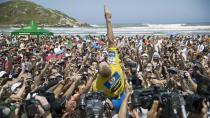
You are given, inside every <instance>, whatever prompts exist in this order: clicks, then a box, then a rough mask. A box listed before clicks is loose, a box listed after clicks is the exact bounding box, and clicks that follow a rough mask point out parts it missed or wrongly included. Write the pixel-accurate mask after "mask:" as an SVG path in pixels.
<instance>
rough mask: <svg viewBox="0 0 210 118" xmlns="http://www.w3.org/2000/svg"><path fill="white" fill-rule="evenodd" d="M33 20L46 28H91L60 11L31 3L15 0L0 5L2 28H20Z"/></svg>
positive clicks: (0, 23)
mask: <svg viewBox="0 0 210 118" xmlns="http://www.w3.org/2000/svg"><path fill="white" fill-rule="evenodd" d="M31 20H34V21H36V22H37V23H38V24H41V25H45V26H65V27H68V26H69V27H73V26H89V25H88V24H86V23H80V22H79V21H77V20H76V19H74V18H72V17H69V16H68V15H66V14H64V13H62V12H60V11H57V10H52V9H48V8H44V7H43V6H40V5H37V4H35V3H33V2H30V1H25V0H14V1H8V2H4V3H2V4H0V25H1V26H20V25H22V24H28V23H29V22H30V21H31Z"/></svg>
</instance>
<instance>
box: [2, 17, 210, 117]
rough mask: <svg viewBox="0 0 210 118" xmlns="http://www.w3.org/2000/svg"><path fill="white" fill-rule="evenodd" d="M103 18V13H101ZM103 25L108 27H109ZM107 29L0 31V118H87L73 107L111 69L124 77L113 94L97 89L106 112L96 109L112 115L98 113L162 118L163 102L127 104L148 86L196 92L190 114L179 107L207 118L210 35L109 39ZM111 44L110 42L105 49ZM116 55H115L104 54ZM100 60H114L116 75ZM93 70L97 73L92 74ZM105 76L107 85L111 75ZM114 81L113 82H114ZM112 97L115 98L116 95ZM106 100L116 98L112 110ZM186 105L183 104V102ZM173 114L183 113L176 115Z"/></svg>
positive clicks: (78, 104) (182, 91)
mask: <svg viewBox="0 0 210 118" xmlns="http://www.w3.org/2000/svg"><path fill="white" fill-rule="evenodd" d="M108 15H109V14H108ZM105 17H110V16H107V14H105ZM107 22H109V21H108V20H107ZM107 26H108V29H109V28H110V27H109V24H108V25H107ZM111 32H112V31H111ZM109 33H110V32H108V35H107V36H106V35H87V36H85V37H81V36H79V35H76V36H53V37H48V36H43V37H40V39H39V40H38V39H36V38H30V39H28V40H25V37H18V38H15V37H13V38H11V37H10V36H8V35H3V34H2V35H1V38H0V55H1V56H0V118H41V117H42V118H67V117H70V118H71V117H72V118H74V117H88V115H87V114H86V115H84V116H82V115H83V112H78V111H79V110H81V109H82V108H80V106H81V103H82V102H81V98H84V95H85V94H88V93H91V92H92V93H94V92H96V91H97V90H102V89H104V87H102V86H101V85H100V82H98V81H99V79H101V78H102V76H103V77H106V76H107V74H108V75H109V74H110V73H112V74H113V75H114V76H115V77H116V78H117V77H118V76H121V75H123V79H122V80H121V81H120V82H118V83H121V84H119V85H118V87H119V86H120V87H121V88H120V87H119V88H120V89H122V90H119V91H123V94H121V93H120V92H119V91H117V92H116V91H115V88H113V89H111V90H110V91H108V92H107V91H105V92H104V91H103V92H102V93H103V94H105V100H104V101H105V102H106V103H108V105H107V104H106V105H105V104H103V106H101V107H104V106H108V110H107V108H106V110H107V111H104V112H102V113H101V112H100V113H98V114H106V112H110V113H111V115H110V116H105V115H104V117H119V118H126V117H127V118H128V117H132V118H139V117H145V116H147V117H148V118H159V117H164V113H165V112H164V111H165V110H166V109H168V108H167V107H168V106H167V105H169V104H167V105H166V106H167V107H166V106H164V105H162V103H164V101H162V102H161V101H160V100H158V99H155V98H154V100H152V102H151V103H150V105H149V106H150V107H149V108H148V109H145V108H142V107H141V105H140V106H139V108H136V107H133V106H132V105H133V104H132V102H133V101H132V97H133V96H132V95H133V94H134V92H135V91H137V90H144V89H147V88H151V87H153V86H158V87H160V88H167V90H170V92H171V91H178V92H179V93H180V94H181V95H186V94H190V95H195V94H196V95H197V94H198V95H199V96H202V97H200V99H199V100H198V101H197V102H198V103H197V104H193V105H194V107H195V108H196V110H194V111H196V112H193V110H188V109H187V107H186V112H187V113H186V114H187V117H189V118H207V117H208V109H209V95H210V53H209V52H210V36H209V35H197V34H193V35H182V34H177V35H171V36H167V35H165V36H155V35H140V34H139V35H135V36H125V35H118V36H113V37H114V38H113V40H110V39H111V37H110V36H111V35H110V34H109ZM107 40H109V44H107ZM110 42H112V43H113V46H111V47H110ZM113 47H114V48H113ZM116 56H117V57H119V58H110V57H116ZM105 62H107V63H109V64H110V63H115V62H116V63H118V64H120V65H119V66H120V67H119V68H120V70H119V71H120V75H117V74H116V73H113V72H111V71H110V70H109V69H107V68H106V67H107V66H110V65H107V63H105ZM111 67H112V66H111ZM113 68H114V69H115V67H112V70H113ZM102 70H103V72H101V71H102ZM133 71H135V72H133ZM98 73H99V74H100V75H101V77H98V76H99V75H98ZM97 80H98V81H97ZM134 80H135V81H134ZM101 81H102V80H101ZM110 81H111V82H110V83H112V82H113V80H112V79H111V80H110ZM115 81H118V80H116V79H114V82H115ZM110 83H109V82H108V83H107V82H105V83H102V84H104V86H105V87H107V86H108V88H109V86H112V85H111V84H110ZM116 89H118V88H116ZM112 91H114V92H112ZM97 92H101V91H97ZM154 92H157V91H154ZM109 93H113V94H109ZM115 94H116V95H118V96H117V98H116V96H115ZM119 94H121V95H119ZM94 95H96V96H97V95H100V94H99V93H97V94H92V100H93V99H94ZM159 95H160V94H159ZM148 96H149V95H148ZM148 96H146V97H148ZM118 97H121V98H118ZM139 98H141V96H139ZM201 98H202V99H201ZM87 99H88V98H87ZM113 99H118V100H120V101H121V102H122V104H121V103H120V105H119V104H117V105H118V108H115V107H116V106H115V103H114V102H113ZM152 99H153V98H152ZM98 100H99V99H98ZM100 100H101V99H100ZM185 102H186V103H187V102H189V101H187V100H186V99H185ZM190 102H193V100H192V101H190ZM91 103H92V106H89V109H87V111H88V110H90V107H94V106H95V105H96V106H97V104H93V103H97V101H94V102H91ZM200 103H201V104H200ZM145 104H146V103H145ZM177 104H178V103H177ZM192 107H193V106H192ZM93 109H94V108H93ZM95 109H97V108H95ZM98 109H99V108H98ZM83 110H84V108H83ZM96 111H97V110H96ZM114 111H115V112H114ZM179 116H181V117H183V116H182V115H180V114H178V117H179ZM165 117H166V116H165ZM167 117H168V118H169V117H172V116H167Z"/></svg>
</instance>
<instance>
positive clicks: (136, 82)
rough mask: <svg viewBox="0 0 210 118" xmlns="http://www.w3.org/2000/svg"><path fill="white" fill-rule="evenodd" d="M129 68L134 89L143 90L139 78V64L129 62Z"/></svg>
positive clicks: (130, 80)
mask: <svg viewBox="0 0 210 118" xmlns="http://www.w3.org/2000/svg"><path fill="white" fill-rule="evenodd" d="M127 66H128V67H129V68H130V72H131V76H130V77H129V78H128V80H129V82H131V83H132V86H133V88H134V89H138V88H141V81H140V80H139V78H138V76H137V67H138V65H137V63H136V62H133V61H129V62H128V63H127Z"/></svg>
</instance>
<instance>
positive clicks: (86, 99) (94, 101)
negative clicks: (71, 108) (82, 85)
mask: <svg viewBox="0 0 210 118" xmlns="http://www.w3.org/2000/svg"><path fill="white" fill-rule="evenodd" d="M105 100H106V97H105V96H104V95H103V93H101V92H91V93H87V94H83V95H82V96H81V97H80V101H79V110H81V111H84V112H82V113H84V114H83V115H84V117H85V118H102V117H103V114H104V113H105V112H106V109H107V107H106V103H105ZM105 115H106V114H105ZM107 115H109V114H107Z"/></svg>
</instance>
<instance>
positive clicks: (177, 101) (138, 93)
mask: <svg viewBox="0 0 210 118" xmlns="http://www.w3.org/2000/svg"><path fill="white" fill-rule="evenodd" d="M154 100H158V101H159V107H161V108H163V111H162V114H161V118H168V117H169V116H170V117H171V118H175V117H176V116H177V115H181V114H182V116H183V117H184V118H186V111H185V100H184V97H183V96H182V94H180V93H179V92H178V91H169V90H168V89H166V88H161V87H158V86H152V87H150V88H142V89H136V90H134V92H133V94H132V95H131V105H132V107H133V108H140V107H142V108H144V109H150V108H151V107H152V104H153V101H154ZM179 113H180V114H179Z"/></svg>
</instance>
